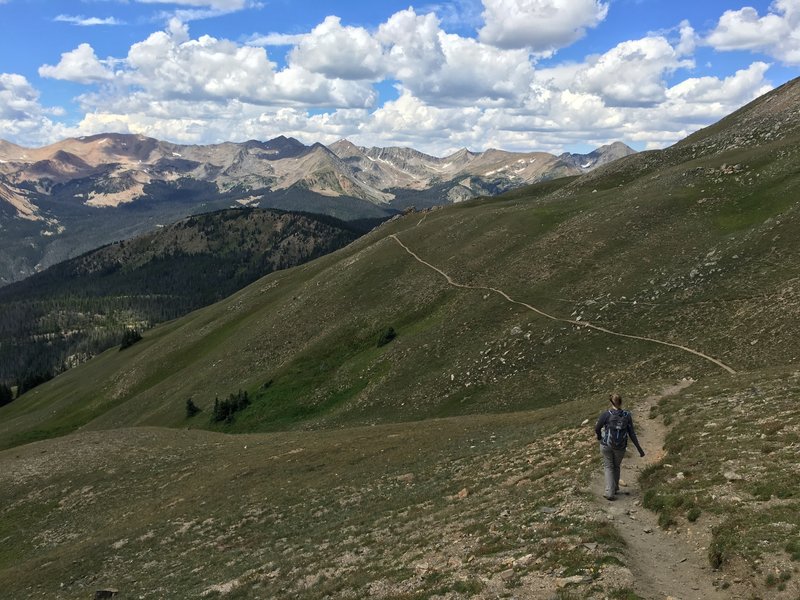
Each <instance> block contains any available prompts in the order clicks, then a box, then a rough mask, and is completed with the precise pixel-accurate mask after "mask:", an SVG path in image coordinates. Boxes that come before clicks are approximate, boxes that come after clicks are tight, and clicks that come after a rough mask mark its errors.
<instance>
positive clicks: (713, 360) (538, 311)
mask: <svg viewBox="0 0 800 600" xmlns="http://www.w3.org/2000/svg"><path fill="white" fill-rule="evenodd" d="M421 222H422V221H420V223H421ZM389 237H390V238H392V239H393V240H394V241H395V242H397V243H398V244H399V245H400V247H402V248H403V249H404V250H405V251H406V252H408V254H410V255H411V256H412V257H413V258H414V260H416V261H417V262H419V263H421V264H423V265H425V266H426V267H428V268H429V269H431V270H433V271H436V272H437V273H439V275H441V276H442V277H444V278H445V279H446V280H447V283H448V284H449V285H451V286H453V287H457V288H461V289H466V290H479V291H483V292H493V293H495V294H499V295H500V296H502V297H503V298H505V300H506V301H508V302H510V303H511V304H516V305H518V306H522V307H524V308H527V309H528V310H530V311H532V312H535V313H536V314H537V315H539V316H542V317H544V318H545V319H550V320H551V321H558V322H560V323H568V324H570V325H575V326H576V327H585V328H587V329H594V330H595V331H600V332H602V333H606V334H608V335H613V336H616V337H622V338H628V339H631V340H641V341H644V342H651V343H653V344H660V345H661V346H669V347H671V348H677V349H678V350H682V351H683V352H688V353H690V354H694V355H695V356H699V357H700V358H702V359H704V360H707V361H709V362H711V363H714V364H715V365H717V366H718V367H720V368H721V369H723V370H725V371H727V372H728V373H731V374H735V373H736V371H735V370H734V369H733V368H732V367H730V366H728V365H726V364H725V363H723V362H722V361H721V360H718V359H716V358H714V357H713V356H709V355H708V354H704V353H703V352H700V351H698V350H695V349H694V348H689V347H688V346H683V345H681V344H675V343H673V342H666V341H664V340H659V339H656V338H650V337H644V336H640V335H631V334H629V333H620V332H619V331H613V330H611V329H606V328H605V327H601V326H599V325H595V324H594V323H590V322H589V321H576V320H574V319H564V318H562V317H556V316H553V315H551V314H549V313H546V312H544V311H543V310H541V309H539V308H536V307H535V306H532V305H531V304H528V303H526V302H520V301H519V300H514V299H513V298H512V297H511V296H509V295H508V294H507V293H505V292H504V291H503V290H499V289H497V288H493V287H489V286H485V285H468V284H465V283H459V282H457V281H456V280H454V279H453V278H452V277H450V275H448V274H447V273H445V272H444V271H442V270H441V269H440V268H439V267H436V266H434V265H432V264H431V263H429V262H427V261H425V260H423V259H422V258H420V257H419V255H418V254H416V253H415V252H414V251H413V250H411V248H409V247H408V246H406V245H405V244H404V243H403V242H402V241H401V240H400V238H399V237H397V235H396V234H394V233H393V234H391V235H390V236H389Z"/></svg>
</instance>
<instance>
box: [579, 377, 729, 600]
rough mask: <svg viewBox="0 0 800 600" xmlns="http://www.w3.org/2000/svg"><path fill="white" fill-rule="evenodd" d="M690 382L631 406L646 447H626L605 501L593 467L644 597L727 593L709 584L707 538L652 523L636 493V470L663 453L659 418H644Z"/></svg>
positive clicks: (694, 599) (681, 599)
mask: <svg viewBox="0 0 800 600" xmlns="http://www.w3.org/2000/svg"><path fill="white" fill-rule="evenodd" d="M692 383H694V382H693V381H692V380H690V379H684V380H683V381H681V382H680V383H678V384H677V385H675V386H672V387H669V388H667V389H665V390H663V391H662V392H661V393H660V394H657V395H653V396H649V397H648V398H646V399H645V400H644V401H643V402H642V403H641V404H638V405H637V406H636V411H635V415H634V416H635V417H636V416H638V418H635V421H634V425H635V426H636V433H637V436H638V437H639V440H640V442H641V444H642V448H643V449H644V450H645V452H646V453H647V454H646V456H645V458H644V459H639V458H638V457H635V458H634V457H633V455H634V454H635V452H633V453H631V452H629V453H628V456H627V457H626V459H625V460H623V462H622V476H621V478H620V480H621V482H624V483H623V485H621V486H620V489H621V493H620V494H619V495H618V496H617V497H616V500H615V501H613V502H609V501H608V500H606V499H605V498H603V487H604V482H603V473H602V472H601V471H599V470H598V473H597V475H596V477H595V480H594V485H593V490H594V492H595V497H596V499H597V500H596V501H597V503H598V504H600V505H601V506H602V507H603V511H604V512H605V513H606V515H607V518H608V520H609V521H611V522H612V523H613V524H614V525H615V526H616V529H617V530H618V531H619V533H620V535H622V537H623V539H624V540H625V544H626V549H627V550H626V566H627V567H628V568H629V569H630V570H631V573H632V574H633V589H634V591H635V592H636V594H637V595H638V596H640V597H642V598H646V599H647V600H663V599H666V598H671V599H672V600H707V599H710V600H715V599H719V600H722V599H724V598H730V597H731V595H730V594H729V593H726V592H723V591H721V590H719V589H717V588H716V587H714V581H713V575H712V573H711V567H710V566H709V564H708V559H707V545H708V542H709V540H708V539H707V537H708V536H707V535H705V534H704V532H699V531H691V532H690V533H691V537H689V536H686V535H684V534H678V533H675V532H674V531H665V530H663V529H661V528H660V527H659V525H658V517H657V515H656V514H655V513H653V512H651V511H649V510H646V509H644V508H643V507H642V506H641V504H642V493H641V490H640V489H639V487H638V486H635V487H634V486H633V485H631V484H632V482H635V481H637V479H638V477H639V473H640V472H641V471H642V470H643V469H644V468H646V467H647V466H649V465H651V464H655V463H658V462H659V461H661V460H662V459H663V458H664V449H663V448H664V439H665V436H666V427H665V426H664V424H663V422H662V421H661V418H657V419H646V418H643V415H646V414H648V413H649V412H650V408H651V407H653V406H654V405H655V404H656V403H657V402H658V401H659V400H661V399H662V398H664V397H666V396H672V395H674V394H676V393H678V392H679V391H680V390H682V389H684V388H686V387H688V386H689V385H691V384H692Z"/></svg>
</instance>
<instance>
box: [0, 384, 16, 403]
mask: <svg viewBox="0 0 800 600" xmlns="http://www.w3.org/2000/svg"><path fill="white" fill-rule="evenodd" d="M13 399H14V394H13V393H12V392H11V388H10V387H8V386H7V385H5V384H3V383H0V406H5V405H6V404H9V403H10V402H11V401H12V400H13Z"/></svg>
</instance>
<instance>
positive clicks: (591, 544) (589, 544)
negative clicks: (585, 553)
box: [583, 542, 597, 551]
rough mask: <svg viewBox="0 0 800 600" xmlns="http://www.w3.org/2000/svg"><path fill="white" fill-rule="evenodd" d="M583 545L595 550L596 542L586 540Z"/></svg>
mask: <svg viewBox="0 0 800 600" xmlns="http://www.w3.org/2000/svg"><path fill="white" fill-rule="evenodd" d="M583 547H584V548H586V549H587V550H591V551H594V550H597V544H596V543H595V542H587V543H585V544H584V545H583Z"/></svg>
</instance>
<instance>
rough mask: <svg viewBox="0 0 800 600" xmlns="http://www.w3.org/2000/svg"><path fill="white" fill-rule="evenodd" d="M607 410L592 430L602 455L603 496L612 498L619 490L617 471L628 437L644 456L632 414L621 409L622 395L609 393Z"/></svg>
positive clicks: (608, 498) (607, 498) (620, 464)
mask: <svg viewBox="0 0 800 600" xmlns="http://www.w3.org/2000/svg"><path fill="white" fill-rule="evenodd" d="M608 400H609V402H611V407H612V408H610V409H609V410H606V411H603V412H602V413H601V414H600V417H599V418H598V419H597V424H596V425H595V426H594V432H595V434H596V435H597V439H598V440H599V442H600V455H601V456H602V457H603V468H604V469H605V475H606V490H605V492H604V493H603V498H605V499H606V500H613V499H614V497H615V496H616V495H617V492H619V471H620V467H621V466H622V459H623V458H624V457H625V449H626V448H627V447H628V438H630V439H631V440H632V441H633V445H634V446H636V449H637V450H638V451H639V456H644V450H642V447H641V446H640V445H639V440H638V439H637V438H636V431H635V430H634V429H633V415H631V413H630V412H628V411H627V410H622V396H620V395H619V394H611V395H610V396H609V397H608Z"/></svg>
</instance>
